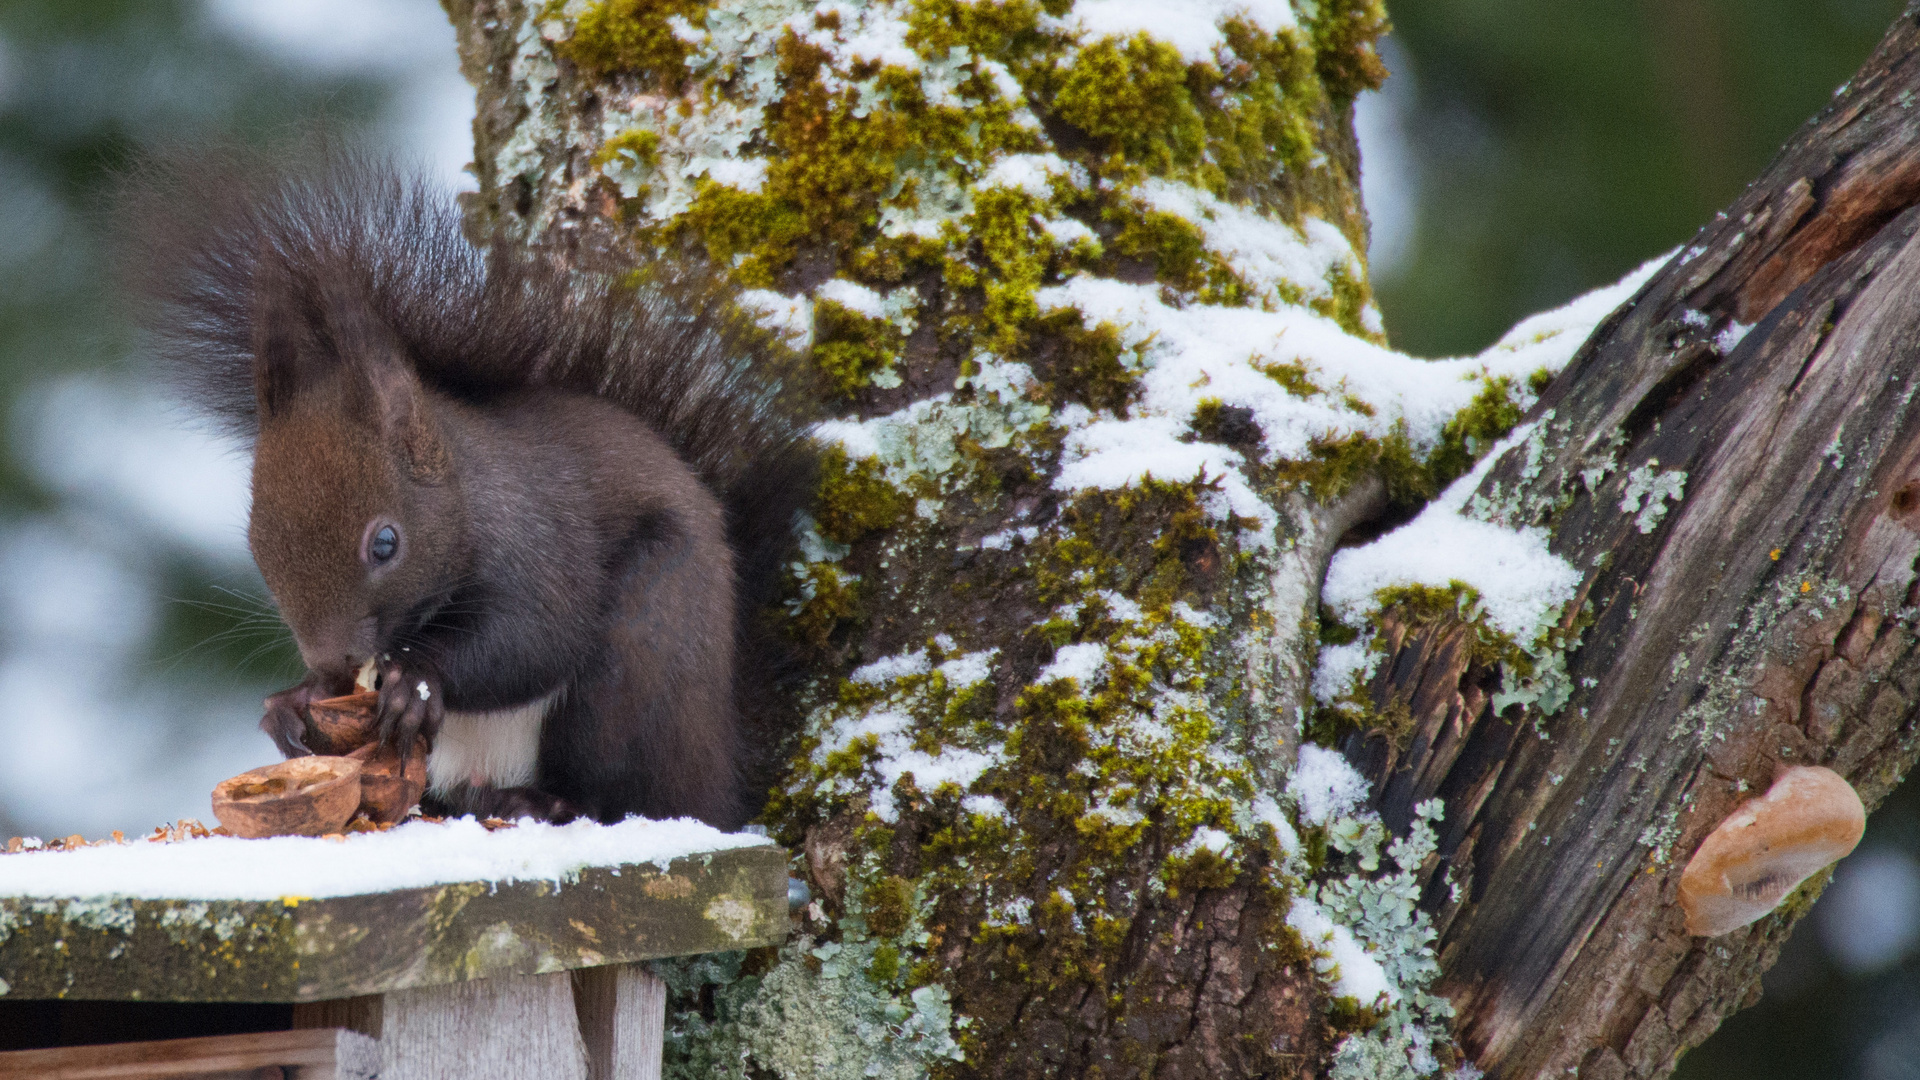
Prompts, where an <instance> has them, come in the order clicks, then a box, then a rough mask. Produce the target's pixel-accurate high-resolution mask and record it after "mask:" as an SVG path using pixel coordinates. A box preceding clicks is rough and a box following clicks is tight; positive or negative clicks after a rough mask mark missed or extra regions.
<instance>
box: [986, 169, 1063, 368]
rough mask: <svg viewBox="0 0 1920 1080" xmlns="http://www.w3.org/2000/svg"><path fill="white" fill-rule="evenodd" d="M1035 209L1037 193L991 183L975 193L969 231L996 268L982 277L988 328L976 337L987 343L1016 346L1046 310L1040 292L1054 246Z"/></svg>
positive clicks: (1008, 348) (1011, 349) (1003, 347)
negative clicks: (1040, 232) (1037, 223)
mask: <svg viewBox="0 0 1920 1080" xmlns="http://www.w3.org/2000/svg"><path fill="white" fill-rule="evenodd" d="M1035 209H1036V207H1035V206H1034V200H1033V197H1032V196H1030V195H1028V194H1026V193H1024V192H1020V191H1011V190H1008V189H1006V188H988V189H987V190H985V191H981V192H978V193H977V194H975V196H974V200H973V217H972V221H971V222H970V227H969V228H968V230H967V231H968V233H969V235H970V236H971V237H972V240H973V243H975V244H976V245H978V247H979V250H980V257H981V260H982V261H983V262H984V263H985V265H986V266H987V267H988V268H989V270H990V272H989V273H987V274H984V275H981V276H980V278H979V279H977V285H978V287H979V289H980V291H981V295H982V297H983V299H984V305H983V307H982V310H981V317H982V320H983V322H984V323H985V326H984V327H983V330H984V331H985V332H984V333H980V334H977V335H976V336H975V337H976V341H977V343H978V344H979V346H980V347H982V348H987V349H992V350H994V351H996V352H1001V353H1012V352H1014V351H1016V350H1017V349H1019V347H1020V345H1021V342H1022V339H1023V337H1024V334H1023V333H1022V330H1023V328H1024V327H1025V326H1026V324H1027V323H1029V322H1031V321H1032V320H1033V319H1034V318H1035V317H1036V316H1038V315H1039V314H1040V307H1039V305H1038V304H1037V303H1035V301H1034V294H1035V293H1036V292H1038V291H1039V289H1040V284H1041V281H1042V280H1043V279H1044V277H1045V276H1046V271H1047V257H1046V256H1047V253H1048V251H1049V250H1050V247H1051V245H1049V244H1047V243H1045V242H1044V241H1042V240H1041V237H1040V236H1037V235H1035V234H1036V232H1037V230H1035V229H1034V227H1033V225H1032V224H1031V222H1032V220H1033V216H1034V211H1035Z"/></svg>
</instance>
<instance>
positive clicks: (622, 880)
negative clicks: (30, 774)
mask: <svg viewBox="0 0 1920 1080" xmlns="http://www.w3.org/2000/svg"><path fill="white" fill-rule="evenodd" d="M786 930H787V856H786V853H785V852H784V851H782V850H781V849H779V848H777V847H773V846H770V845H769V846H762V847H750V848H737V849H733V850H730V851H721V852H715V853H712V854H706V855H696V856H690V857H687V858H682V859H676V860H674V861H673V862H672V863H671V864H669V866H668V867H667V869H666V870H665V871H664V872H663V871H661V870H660V869H659V868H657V867H655V866H653V865H651V864H643V865H629V866H622V867H612V868H606V867H596V868H592V869H588V870H586V871H584V872H582V873H581V874H580V875H579V877H578V878H577V879H576V880H573V881H569V882H565V883H560V882H552V881H520V882H510V883H488V882H470V883H466V884H459V885H445V886H439V887H435V888H427V889H410V890H405V891H401V892H394V893H382V894H375V895H368V896H347V897H334V898H325V899H316V900H301V899H297V898H288V899H286V900H285V901H265V902H259V901H184V900H127V899H113V898H102V899H84V900H80V899H52V898H49V899H17V898H6V899H0V980H4V986H5V990H4V993H6V994H8V995H11V996H14V997H22V998H57V997H70V998H94V999H103V1000H146V1001H321V1000H328V999H335V998H348V997H354V996H357V995H362V994H374V993H383V992H386V991H389V990H398V989H404V988H408V987H417V986H430V985H436V984H441V983H453V982H460V981H464V980H469V979H485V978H497V977H501V976H508V975H528V974H536V973H546V972H556V971H567V970H571V969H573V968H579V967H594V966H598V965H602V964H609V963H626V962H630V961H634V960H645V959H652V958H656V957H663V956H683V955H689V954H694V953H703V952H719V951H724V950H730V949H742V948H750V947H754V946H760V945H768V944H774V943H776V942H778V941H780V940H782V939H783V938H784V937H785V935H786Z"/></svg>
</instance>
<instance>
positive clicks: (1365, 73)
mask: <svg viewBox="0 0 1920 1080" xmlns="http://www.w3.org/2000/svg"><path fill="white" fill-rule="evenodd" d="M1315 7H1316V10H1315V12H1314V16H1313V19H1312V21H1311V23H1310V26H1311V28H1312V34H1313V50H1314V66H1315V68H1316V69H1317V70H1318V71H1319V73H1320V82H1321V85H1323V86H1325V87H1326V90H1327V94H1328V96H1329V97H1331V98H1333V100H1334V101H1335V102H1337V103H1340V104H1343V105H1344V104H1346V103H1347V102H1350V101H1352V100H1353V99H1354V98H1355V97H1358V96H1359V95H1360V92H1361V91H1362V90H1378V89H1379V88H1380V84H1381V83H1384V82H1385V81H1386V79H1387V74H1388V73H1387V65H1386V64H1385V63H1383V62H1382V61H1381V59H1380V53H1379V51H1378V50H1377V49H1375V47H1374V43H1375V42H1377V41H1378V40H1379V39H1380V37H1381V36H1382V35H1384V34H1385V33H1386V32H1387V31H1388V30H1390V29H1392V24H1391V23H1389V22H1388V21H1387V10H1386V5H1385V4H1383V3H1382V2H1381V0H1319V3H1318V4H1317V5H1315Z"/></svg>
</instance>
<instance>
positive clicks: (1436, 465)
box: [1427, 375, 1526, 493]
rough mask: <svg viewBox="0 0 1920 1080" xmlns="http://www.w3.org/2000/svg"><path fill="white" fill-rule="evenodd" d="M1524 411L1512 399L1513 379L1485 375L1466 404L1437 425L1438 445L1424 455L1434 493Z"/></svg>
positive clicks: (1467, 466) (1469, 465)
mask: <svg viewBox="0 0 1920 1080" xmlns="http://www.w3.org/2000/svg"><path fill="white" fill-rule="evenodd" d="M1525 412H1526V410H1525V409H1523V408H1521V406H1520V403H1519V402H1518V401H1516V400H1515V394H1514V388H1513V380H1512V379H1510V378H1508V377H1507V376H1505V375H1499V376H1495V377H1494V378H1492V379H1488V380H1487V381H1486V383H1485V384H1484V385H1483V386H1482V387H1481V389H1480V393H1478V394H1476V395H1475V396H1474V399H1473V400H1472V401H1471V402H1469V403H1468V405H1467V407H1466V408H1464V409H1462V410H1460V412H1459V413H1458V414H1456V415H1455V416H1454V418H1453V419H1451V420H1449V421H1447V424H1446V426H1445V427H1443V428H1441V429H1440V445H1439V446H1437V447H1435V448H1434V451H1433V453H1432V454H1431V455H1429V456H1428V458H1427V470H1428V472H1429V474H1430V477H1431V478H1430V480H1429V485H1430V486H1431V487H1432V489H1433V490H1434V491H1435V492H1436V493H1437V492H1438V491H1440V490H1441V489H1442V488H1445V487H1446V486H1447V485H1448V484H1451V483H1452V482H1453V481H1454V480H1455V479H1457V478H1459V477H1461V476H1464V475H1466V473H1467V470H1469V469H1471V468H1473V463H1474V462H1475V461H1476V460H1478V459H1479V457H1480V455H1482V454H1484V453H1486V452H1487V450H1488V449H1489V448H1491V447H1492V446H1493V444H1494V443H1495V442H1497V441H1499V440H1500V439H1501V438H1502V437H1503V436H1505V435H1506V433H1507V432H1509V431H1512V430H1513V426H1514V425H1515V424H1518V423H1519V422H1520V418H1521V417H1522V416H1523V415H1525Z"/></svg>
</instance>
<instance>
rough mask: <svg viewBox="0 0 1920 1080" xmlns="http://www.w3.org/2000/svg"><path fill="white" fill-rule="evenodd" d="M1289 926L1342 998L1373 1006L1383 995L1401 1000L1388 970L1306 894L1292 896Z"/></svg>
mask: <svg viewBox="0 0 1920 1080" xmlns="http://www.w3.org/2000/svg"><path fill="white" fill-rule="evenodd" d="M1287 925H1288V926H1291V927H1293V928H1294V930H1295V931H1297V932H1298V933H1299V934H1300V936H1301V937H1302V938H1304V939H1305V940H1306V943H1307V948H1309V949H1312V950H1313V951H1314V953H1315V956H1314V962H1313V963H1314V969H1315V970H1316V971H1318V972H1319V973H1320V974H1322V975H1324V976H1326V977H1327V978H1328V979H1330V980H1331V981H1332V983H1333V992H1334V994H1335V995H1336V996H1339V997H1350V998H1354V999H1356V1000H1358V1001H1359V1002H1360V1003H1361V1004H1362V1005H1372V1004H1373V1003H1374V1002H1376V1001H1378V1000H1379V999H1380V997H1381V995H1383V994H1384V995H1385V996H1386V999H1387V1000H1388V1001H1389V1002H1395V1001H1399V1000H1400V992H1399V991H1398V990H1395V989H1394V988H1393V983H1392V982H1391V981H1390V980H1388V978H1387V971H1386V969H1385V968H1383V967H1381V966H1380V961H1378V960H1375V959H1374V958H1373V957H1372V956H1371V955H1370V954H1369V953H1368V952H1367V950H1366V949H1365V948H1364V947H1362V946H1361V944H1360V942H1359V941H1357V940H1355V939H1354V936H1353V932H1352V931H1350V930H1348V929H1347V928H1346V927H1344V926H1341V925H1340V924H1339V923H1336V922H1334V921H1333V920H1332V919H1330V918H1328V917H1327V913H1326V912H1324V911H1322V910H1320V906H1319V905H1318V904H1315V903H1314V902H1313V901H1311V900H1308V899H1307V898H1306V897H1304V896H1296V897H1294V898H1293V906H1292V907H1290V908H1288V909H1287Z"/></svg>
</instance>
